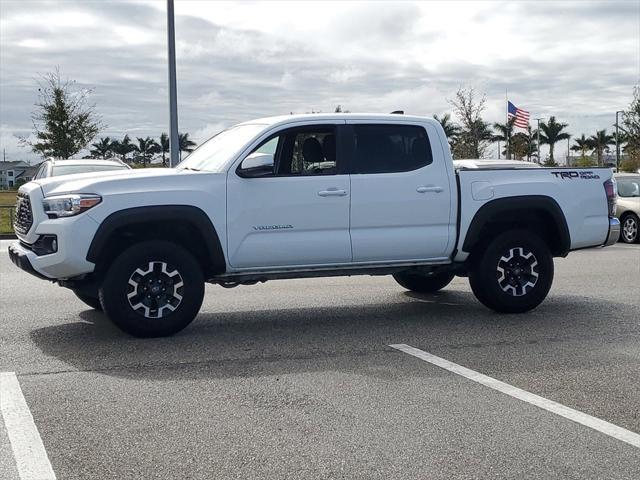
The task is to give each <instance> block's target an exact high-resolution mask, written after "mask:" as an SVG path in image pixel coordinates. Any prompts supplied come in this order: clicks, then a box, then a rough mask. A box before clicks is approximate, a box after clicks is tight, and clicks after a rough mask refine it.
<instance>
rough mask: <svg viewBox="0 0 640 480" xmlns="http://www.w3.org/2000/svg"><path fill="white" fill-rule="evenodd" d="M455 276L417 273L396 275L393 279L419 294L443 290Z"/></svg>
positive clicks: (451, 274) (443, 273) (450, 274)
mask: <svg viewBox="0 0 640 480" xmlns="http://www.w3.org/2000/svg"><path fill="white" fill-rule="evenodd" d="M454 277H455V275H454V274H453V273H449V272H442V273H434V274H427V273H416V272H400V273H396V274H395V275H394V276H393V278H394V279H395V281H396V282H398V283H399V284H400V285H402V286H403V287H404V288H406V289H407V290H411V291H412V292H419V293H432V292H437V291H438V290H442V289H443V288H444V287H446V286H447V285H449V284H450V283H451V280H453V278H454Z"/></svg>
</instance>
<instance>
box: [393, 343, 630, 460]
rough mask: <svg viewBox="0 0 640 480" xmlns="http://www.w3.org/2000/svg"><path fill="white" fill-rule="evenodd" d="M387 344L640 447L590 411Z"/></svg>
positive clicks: (428, 355) (421, 351) (423, 354)
mask: <svg viewBox="0 0 640 480" xmlns="http://www.w3.org/2000/svg"><path fill="white" fill-rule="evenodd" d="M389 346H390V347H392V348H395V349H396V350H400V351H401V352H404V353H408V354H409V355H413V356H414V357H417V358H419V359H420V360H424V361H425V362H429V363H431V364H433V365H436V366H438V367H440V368H444V369H445V370H449V371H450V372H453V373H455V374H458V375H460V376H462V377H465V378H467V379H469V380H473V381H474V382H477V383H479V384H481V385H484V386H485V387H489V388H492V389H493V390H497V391H498V392H502V393H505V394H507V395H509V396H511V397H514V398H517V399H518V400H522V401H523V402H527V403H530V404H531V405H535V406H536V407H540V408H542V409H544V410H547V411H548V412H551V413H555V414H556V415H560V416H561V417H564V418H568V419H569V420H573V421H574V422H577V423H579V424H581V425H584V426H586V427H589V428H592V429H594V430H597V431H599V432H601V433H604V434H605V435H609V436H610V437H613V438H615V439H618V440H620V441H622V442H625V443H628V444H629V445H633V446H634V447H636V448H640V435H638V434H637V433H634V432H632V431H630V430H626V429H624V428H622V427H618V426H617V425H614V424H612V423H609V422H605V421H604V420H600V419H599V418H596V417H592V416H591V415H587V414H586V413H582V412H579V411H578V410H574V409H572V408H569V407H565V406H564V405H562V404H560V403H557V402H554V401H553V400H548V399H546V398H544V397H540V396H538V395H535V394H533V393H530V392H527V391H526V390H522V389H520V388H517V387H514V386H512V385H509V384H508V383H504V382H501V381H500V380H496V379H495V378H492V377H488V376H487V375H483V374H482V373H479V372H476V371H474V370H471V369H469V368H466V367H463V366H462V365H458V364H457V363H453V362H450V361H449V360H445V359H444V358H440V357H436V356H435V355H431V354H430V353H427V352H425V351H423V350H420V349H418V348H414V347H411V346H409V345H405V344H404V343H400V344H395V345H389Z"/></svg>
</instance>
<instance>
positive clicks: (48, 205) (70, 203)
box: [42, 193, 102, 218]
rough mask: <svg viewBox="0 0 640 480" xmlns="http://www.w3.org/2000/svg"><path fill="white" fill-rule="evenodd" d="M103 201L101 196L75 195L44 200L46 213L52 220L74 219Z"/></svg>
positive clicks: (43, 204)
mask: <svg viewBox="0 0 640 480" xmlns="http://www.w3.org/2000/svg"><path fill="white" fill-rule="evenodd" d="M101 201H102V197H101V196H100V195H91V194H84V193H80V194H75V195H57V196H55V197H45V198H44V199H42V206H43V207H44V212H45V213H46V214H47V215H48V216H49V217H50V218H59V217H72V216H73V215H78V214H79V213H82V212H84V211H86V210H89V209H90V208H91V207H95V206H96V205H98V204H99V203H100V202H101Z"/></svg>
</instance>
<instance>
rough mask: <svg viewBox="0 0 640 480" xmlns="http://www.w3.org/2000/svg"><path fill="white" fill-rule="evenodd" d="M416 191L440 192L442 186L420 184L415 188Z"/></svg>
mask: <svg viewBox="0 0 640 480" xmlns="http://www.w3.org/2000/svg"><path fill="white" fill-rule="evenodd" d="M416 192H418V193H427V192H435V193H440V192H442V187H438V186H436V185H422V186H420V187H418V188H416Z"/></svg>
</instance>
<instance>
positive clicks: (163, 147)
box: [159, 132, 169, 167]
mask: <svg viewBox="0 0 640 480" xmlns="http://www.w3.org/2000/svg"><path fill="white" fill-rule="evenodd" d="M159 145H160V151H161V152H162V166H163V167H166V166H167V156H166V155H167V153H169V135H167V134H166V133H164V132H162V135H160V144H159Z"/></svg>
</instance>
